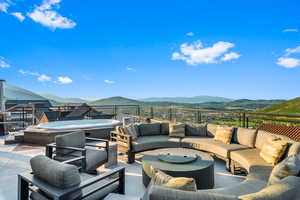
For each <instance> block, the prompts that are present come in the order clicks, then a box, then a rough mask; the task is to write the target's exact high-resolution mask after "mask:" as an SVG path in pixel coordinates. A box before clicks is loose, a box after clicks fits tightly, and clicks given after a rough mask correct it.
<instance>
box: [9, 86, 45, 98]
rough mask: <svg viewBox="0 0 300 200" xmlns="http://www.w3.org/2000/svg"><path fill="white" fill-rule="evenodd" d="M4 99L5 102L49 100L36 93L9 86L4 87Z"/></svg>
mask: <svg viewBox="0 0 300 200" xmlns="http://www.w3.org/2000/svg"><path fill="white" fill-rule="evenodd" d="M4 98H5V100H34V101H36V100H38V101H45V100H48V99H47V98H45V97H42V96H41V95H38V94H36V93H34V92H31V91H29V90H26V89H24V88H20V87H17V86H14V85H9V84H5V85H4Z"/></svg>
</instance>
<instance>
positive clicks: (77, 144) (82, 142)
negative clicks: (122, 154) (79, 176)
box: [46, 131, 109, 173]
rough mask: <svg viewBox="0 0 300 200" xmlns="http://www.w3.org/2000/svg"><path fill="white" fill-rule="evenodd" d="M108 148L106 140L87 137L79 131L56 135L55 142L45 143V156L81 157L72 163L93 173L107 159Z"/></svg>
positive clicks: (63, 158)
mask: <svg viewBox="0 0 300 200" xmlns="http://www.w3.org/2000/svg"><path fill="white" fill-rule="evenodd" d="M102 144H103V145H102ZM108 148H109V142H108V141H107V140H103V139H98V138H87V137H85V133H84V132H83V131H80V132H73V133H70V134H65V135H58V136H56V137H55V143H52V144H48V145H46V156H47V157H49V158H51V159H54V160H58V161H66V160H70V159H73V158H78V157H81V158H82V159H81V160H80V161H76V162H74V163H73V164H75V165H77V166H78V167H79V168H80V169H82V170H83V171H85V172H88V173H95V172H96V169H97V168H98V167H99V166H101V165H103V164H104V163H106V162H107V161H108Z"/></svg>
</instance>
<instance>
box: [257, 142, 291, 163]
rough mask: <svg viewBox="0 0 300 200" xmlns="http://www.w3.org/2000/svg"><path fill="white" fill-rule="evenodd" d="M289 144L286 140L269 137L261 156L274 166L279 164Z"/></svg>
mask: <svg viewBox="0 0 300 200" xmlns="http://www.w3.org/2000/svg"><path fill="white" fill-rule="evenodd" d="M287 145H288V143H287V142H286V141H284V140H281V139H279V138H275V137H269V138H268V140H267V142H266V143H265V144H264V145H263V147H262V149H261V151H260V154H259V155H260V156H261V157H262V158H263V159H264V160H265V161H266V162H267V163H270V164H272V165H275V164H277V163H278V162H279V161H280V159H281V157H282V156H283V154H284V153H285V150H286V148H287Z"/></svg>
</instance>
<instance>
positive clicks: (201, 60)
mask: <svg viewBox="0 0 300 200" xmlns="http://www.w3.org/2000/svg"><path fill="white" fill-rule="evenodd" d="M233 47H234V44H233V43H230V42H223V41H219V42H217V43H215V44H213V45H212V46H211V47H206V48H204V46H203V44H202V42H201V41H200V40H197V41H195V42H194V43H192V44H187V43H184V44H182V45H181V46H180V52H174V53H173V54H172V60H183V61H185V62H186V63H187V64H189V65H199V64H212V63H219V62H221V61H227V60H222V59H220V58H221V57H222V56H224V54H225V53H226V52H227V51H228V50H229V49H231V48H233ZM236 54H237V53H236ZM237 55H238V54H237ZM231 56H232V55H231ZM227 57H228V56H227ZM235 57H236V55H235Z"/></svg>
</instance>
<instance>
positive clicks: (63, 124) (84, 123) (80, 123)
mask: <svg viewBox="0 0 300 200" xmlns="http://www.w3.org/2000/svg"><path fill="white" fill-rule="evenodd" d="M119 124H120V121H118V120H113V119H93V120H71V121H57V122H48V123H41V124H39V125H37V126H36V128H38V129H47V130H64V131H65V130H68V131H76V130H81V129H99V128H113V127H115V126H117V125H119Z"/></svg>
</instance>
